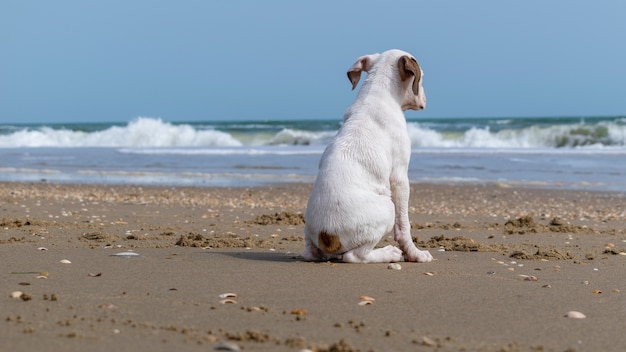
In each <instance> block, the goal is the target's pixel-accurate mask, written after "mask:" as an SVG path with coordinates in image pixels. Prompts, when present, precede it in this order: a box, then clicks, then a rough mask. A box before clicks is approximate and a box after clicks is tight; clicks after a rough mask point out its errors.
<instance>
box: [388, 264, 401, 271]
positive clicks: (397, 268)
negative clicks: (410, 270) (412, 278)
mask: <svg viewBox="0 0 626 352" xmlns="http://www.w3.org/2000/svg"><path fill="white" fill-rule="evenodd" d="M387 269H390V270H402V265H400V264H398V263H389V265H387Z"/></svg>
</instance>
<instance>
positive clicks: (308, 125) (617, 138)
mask: <svg viewBox="0 0 626 352" xmlns="http://www.w3.org/2000/svg"><path fill="white" fill-rule="evenodd" d="M339 126H340V123H339V122H336V121H327V120H320V121H299V120H293V121H282V122H277V121H273V122H272V121H262V122H259V121H254V122H241V121H237V122H203V123H186V124H185V123H180V124H174V123H168V122H164V121H162V120H161V119H157V118H149V117H140V118H137V119H135V120H132V121H130V122H128V123H127V124H123V125H114V124H82V125H80V124H75V125H63V126H62V125H54V126H52V127H51V126H43V125H31V126H12V125H1V126H0V148H18V147H119V148H178V147H195V148H202V147H249V146H265V147H274V146H292V147H310V146H314V147H315V146H324V145H326V144H327V143H328V142H329V141H330V140H331V138H332V137H333V136H334V135H335V134H336V133H337V130H338V128H339ZM407 128H408V132H409V136H410V138H411V143H412V145H413V148H422V147H424V148H486V149H493V148H507V149H529V148H541V149H545V148H548V149H553V148H589V149H598V148H617V149H624V148H626V118H624V117H613V118H596V119H588V121H584V120H582V119H575V118H569V119H567V118H561V119H558V118H557V119H550V118H542V119H539V118H537V119H431V120H427V121H409V123H408V124H407Z"/></svg>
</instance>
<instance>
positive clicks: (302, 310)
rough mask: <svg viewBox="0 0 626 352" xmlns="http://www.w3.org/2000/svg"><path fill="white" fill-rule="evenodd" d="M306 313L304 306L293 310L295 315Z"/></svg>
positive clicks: (292, 312)
mask: <svg viewBox="0 0 626 352" xmlns="http://www.w3.org/2000/svg"><path fill="white" fill-rule="evenodd" d="M306 313H307V310H306V309H304V308H297V309H292V310H291V314H293V315H305V314H306Z"/></svg>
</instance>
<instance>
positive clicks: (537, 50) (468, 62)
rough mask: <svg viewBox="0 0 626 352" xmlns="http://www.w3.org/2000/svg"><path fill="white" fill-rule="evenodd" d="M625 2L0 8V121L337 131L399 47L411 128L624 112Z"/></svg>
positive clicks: (9, 1)
mask: <svg viewBox="0 0 626 352" xmlns="http://www.w3.org/2000/svg"><path fill="white" fill-rule="evenodd" d="M624 18H626V1H621V0H615V1H603V0H598V1H578V0H562V1H556V0H555V1H545V0H541V1H535V0H528V1H503V0H492V1H468V0H459V1H415V0H413V1H382V0H378V1H369V0H363V1H358V2H356V1H355V2H349V1H307V2H305V1H210V0H206V1H156V0H132V1H128V0H122V1H118V0H107V1H84V0H79V1H62V0H60V1H25V0H6V1H2V3H1V4H0V123H14V122H28V123H30V122H50V123H53V122H116V121H128V120H131V119H134V118H136V117H138V116H148V117H160V118H162V119H163V120H165V121H198V120H218V119H219V120H224V119H238V120H244V119H245V120H250V119H252V120H253V119H341V117H342V115H343V112H344V110H345V109H346V107H347V106H348V105H349V104H350V102H351V101H352V100H353V98H354V96H355V92H352V91H351V90H350V84H349V82H348V80H347V78H346V70H347V68H348V67H350V65H351V64H352V63H353V62H354V61H355V60H356V59H357V57H359V56H361V55H363V54H369V53H373V52H379V51H384V50H386V49H390V48H399V49H403V50H406V51H409V52H411V53H413V54H414V55H415V56H416V57H417V59H418V60H419V62H420V63H421V65H422V67H423V69H424V71H425V77H424V87H425V89H426V93H427V97H428V107H427V109H426V110H425V111H422V112H408V113H407V116H409V117H429V118H430V117H522V116H593V115H624V114H626V21H625V20H624Z"/></svg>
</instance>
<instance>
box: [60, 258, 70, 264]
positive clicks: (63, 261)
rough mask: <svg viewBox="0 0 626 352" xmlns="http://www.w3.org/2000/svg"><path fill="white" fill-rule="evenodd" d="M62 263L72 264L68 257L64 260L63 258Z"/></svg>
mask: <svg viewBox="0 0 626 352" xmlns="http://www.w3.org/2000/svg"><path fill="white" fill-rule="evenodd" d="M61 263H63V264H72V262H70V261H69V260H67V259H62V260H61Z"/></svg>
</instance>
